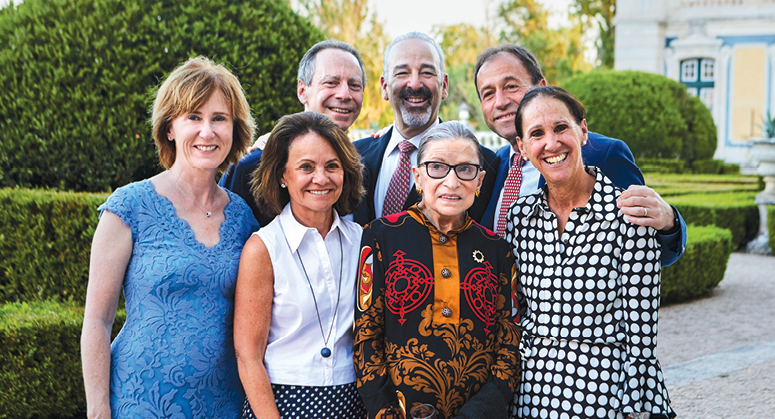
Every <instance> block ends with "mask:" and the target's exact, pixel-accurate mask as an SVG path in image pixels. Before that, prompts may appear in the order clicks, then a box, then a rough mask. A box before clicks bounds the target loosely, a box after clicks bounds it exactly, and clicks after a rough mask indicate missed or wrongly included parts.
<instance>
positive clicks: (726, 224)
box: [665, 192, 759, 249]
mask: <svg viewBox="0 0 775 419" xmlns="http://www.w3.org/2000/svg"><path fill="white" fill-rule="evenodd" d="M755 197H756V192H743V193H716V194H688V195H680V196H669V197H665V199H666V200H667V202H669V203H670V204H673V206H675V207H676V208H677V209H678V211H680V212H681V215H682V216H683V218H684V220H686V223H687V224H696V225H715V226H717V227H721V228H727V229H729V230H730V231H731V232H732V247H733V249H739V248H741V247H743V246H745V244H746V243H748V242H749V241H751V240H752V239H753V238H754V237H756V234H757V232H758V230H759V208H758V207H757V206H756V204H755V203H754V198H755Z"/></svg>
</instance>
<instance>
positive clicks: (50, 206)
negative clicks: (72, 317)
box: [0, 189, 107, 304]
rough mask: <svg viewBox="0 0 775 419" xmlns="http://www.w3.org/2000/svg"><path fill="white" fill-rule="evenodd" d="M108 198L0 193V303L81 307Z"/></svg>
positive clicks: (15, 191) (16, 191) (20, 191)
mask: <svg viewBox="0 0 775 419" xmlns="http://www.w3.org/2000/svg"><path fill="white" fill-rule="evenodd" d="M106 197H107V196H106V195H104V194H87V193H64V192H48V191H42V190H28V189H0V254H2V258H0V302H6V301H15V302H24V301H28V302H29V301H40V300H47V299H55V300H62V301H75V302H78V303H81V304H82V303H83V302H84V300H85V298H86V285H87V282H88V276H89V272H88V271H89V254H90V249H91V239H92V236H93V235H94V229H95V228H96V226H97V222H98V218H99V213H98V211H97V207H98V206H99V205H100V204H102V203H103V202H104V201H105V199H106Z"/></svg>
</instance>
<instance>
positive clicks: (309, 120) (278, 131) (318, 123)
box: [250, 112, 366, 215]
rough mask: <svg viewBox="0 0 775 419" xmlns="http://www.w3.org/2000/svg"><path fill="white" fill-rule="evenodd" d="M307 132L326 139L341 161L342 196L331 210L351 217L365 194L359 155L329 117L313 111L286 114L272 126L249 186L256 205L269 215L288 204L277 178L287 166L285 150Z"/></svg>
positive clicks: (285, 192) (286, 195) (288, 198)
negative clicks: (342, 173)
mask: <svg viewBox="0 0 775 419" xmlns="http://www.w3.org/2000/svg"><path fill="white" fill-rule="evenodd" d="M307 133H315V134H317V135H319V136H320V137H321V138H323V139H324V140H326V141H327V142H328V143H329V144H330V145H331V147H332V148H333V149H334V152H335V153H336V155H337V156H338V157H339V160H340V161H341V162H342V169H344V180H343V182H342V195H341V196H339V199H338V200H337V201H336V203H335V204H334V209H336V212H337V213H339V215H347V214H351V213H352V212H353V211H355V209H356V208H357V207H358V205H359V204H360V202H361V198H363V195H364V194H365V193H366V192H365V190H364V189H363V185H362V184H361V183H362V178H363V175H362V174H361V172H362V170H363V164H362V163H361V156H360V155H359V154H358V151H357V150H356V149H355V146H353V144H352V143H351V142H350V139H349V138H347V134H345V132H344V131H342V129H341V128H339V127H338V126H337V125H336V124H334V122H333V121H332V120H331V119H330V118H329V117H328V116H326V115H321V114H318V113H315V112H301V113H296V114H293V115H286V116H284V117H282V118H280V120H279V121H278V122H277V125H275V127H274V129H273V130H272V133H271V134H270V135H269V139H268V140H267V141H266V146H265V147H264V151H263V154H262V155H261V164H260V165H259V166H258V169H256V171H255V172H253V180H252V181H251V184H250V186H251V190H252V192H253V196H254V197H255V198H256V202H257V203H258V205H259V206H261V208H262V210H263V211H264V212H266V213H267V214H269V215H277V214H279V213H281V212H282V210H283V208H284V207H285V205H287V204H288V202H290V200H291V196H290V194H289V193H288V190H287V189H284V188H281V187H280V179H281V178H282V176H283V173H284V172H285V167H286V165H287V164H288V154H289V151H288V150H290V148H291V144H292V143H293V141H295V140H296V139H297V138H299V137H301V136H303V135H305V134H307Z"/></svg>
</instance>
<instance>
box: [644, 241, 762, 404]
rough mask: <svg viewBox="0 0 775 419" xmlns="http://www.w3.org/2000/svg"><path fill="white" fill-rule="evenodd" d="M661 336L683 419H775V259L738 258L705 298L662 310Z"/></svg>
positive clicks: (671, 386) (740, 255) (661, 355)
mask: <svg viewBox="0 0 775 419" xmlns="http://www.w3.org/2000/svg"><path fill="white" fill-rule="evenodd" d="M658 336H659V343H658V347H657V356H658V358H659V360H660V362H661V364H662V368H663V370H664V373H665V380H666V382H667V386H668V388H669V389H670V398H671V399H672V402H673V403H672V404H673V408H674V409H675V411H676V412H677V413H678V417H679V418H693V419H694V418H702V419H706V418H707V419H715V418H742V417H750V416H754V415H755V416H758V417H775V257H772V256H758V255H749V254H744V253H733V254H732V256H731V257H730V259H729V264H728V265H727V270H726V273H725V275H724V280H723V281H721V283H720V284H719V285H718V287H716V288H715V289H714V290H713V291H712V292H711V293H710V294H709V295H708V296H707V297H704V298H701V299H698V300H694V301H691V302H688V303H682V304H673V305H669V306H664V307H662V308H661V309H660V319H659V335H658Z"/></svg>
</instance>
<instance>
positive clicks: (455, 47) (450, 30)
mask: <svg viewBox="0 0 775 419" xmlns="http://www.w3.org/2000/svg"><path fill="white" fill-rule="evenodd" d="M432 33H433V36H434V37H435V38H436V39H437V40H439V45H441V48H442V50H443V51H444V56H445V57H446V72H447V75H448V76H449V96H448V97H447V100H445V101H442V102H441V109H440V111H439V115H440V116H441V118H442V119H443V120H456V119H458V106H460V104H463V103H464V104H466V105H467V106H468V110H469V112H470V115H471V118H470V119H471V120H470V123H471V126H472V127H473V128H475V129H486V127H487V125H486V124H485V123H484V119H483V118H482V114H481V111H480V107H479V96H478V95H477V92H476V86H474V82H473V80H474V70H475V66H476V58H477V56H478V55H479V53H481V52H482V51H484V50H485V49H486V48H489V47H492V46H494V45H496V39H495V37H494V36H493V35H492V33H491V32H490V31H489V30H487V29H485V28H475V27H473V26H471V25H466V24H460V25H451V26H437V27H434V28H433V32H432Z"/></svg>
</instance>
